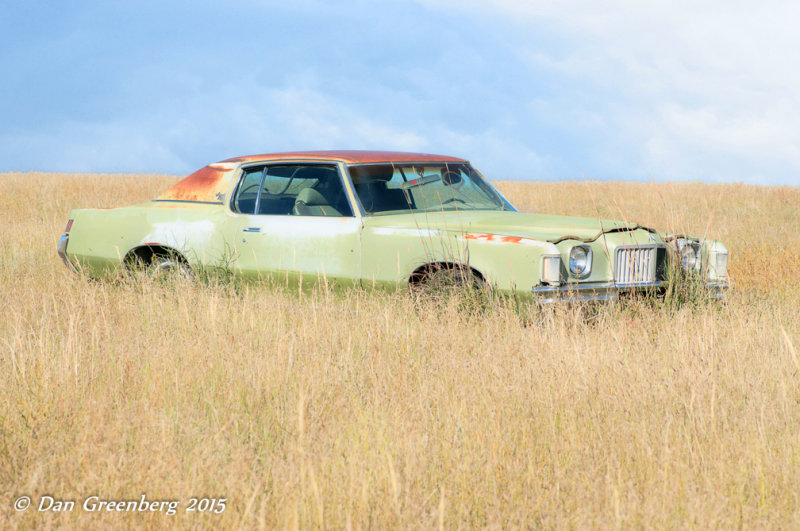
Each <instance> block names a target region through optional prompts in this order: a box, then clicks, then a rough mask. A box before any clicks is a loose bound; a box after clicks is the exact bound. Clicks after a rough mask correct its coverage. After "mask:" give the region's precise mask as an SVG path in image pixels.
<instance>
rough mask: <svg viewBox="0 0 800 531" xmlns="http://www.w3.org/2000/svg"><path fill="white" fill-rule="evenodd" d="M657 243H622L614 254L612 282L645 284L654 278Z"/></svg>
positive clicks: (653, 280)
mask: <svg viewBox="0 0 800 531" xmlns="http://www.w3.org/2000/svg"><path fill="white" fill-rule="evenodd" d="M658 247H659V246H658V245H624V246H620V247H617V250H616V253H615V255H614V282H616V283H617V284H633V285H635V284H647V283H650V282H655V280H656V260H657V258H658Z"/></svg>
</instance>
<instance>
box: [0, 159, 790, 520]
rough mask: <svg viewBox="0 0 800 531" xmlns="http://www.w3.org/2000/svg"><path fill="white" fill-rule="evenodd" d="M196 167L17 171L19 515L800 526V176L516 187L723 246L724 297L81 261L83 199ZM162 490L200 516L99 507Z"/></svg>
mask: <svg viewBox="0 0 800 531" xmlns="http://www.w3.org/2000/svg"><path fill="white" fill-rule="evenodd" d="M174 181H175V178H173V177H166V176H146V175H140V176H129V175H119V176H111V175H108V176H99V175H63V174H38V173H28V174H19V173H14V174H8V173H7V174H0V289H2V294H3V304H2V309H1V310H0V315H1V316H2V317H0V528H4V529H6V528H15V527H19V528H32V527H72V528H78V527H79V528H98V529H107V528H121V527H145V528H160V527H163V526H167V525H169V526H177V527H185V528H190V527H191V528H220V527H223V528H240V527H242V528H254V527H255V528H376V529H387V528H390V529H391V528H436V527H440V528H448V529H450V528H475V527H488V528H506V527H511V528H517V527H544V528H565V527H566V528H601V529H609V528H630V527H637V528H638V527H644V528H665V527H669V528H676V527H677V528H701V529H702V528H754V527H757V528H798V527H800V311H798V308H800V209H799V208H798V207H799V206H800V188H796V187H757V186H746V185H741V184H724V185H706V184H696V183H690V184H652V183H651V184H632V183H619V182H609V183H593V182H589V183H521V182H504V183H499V187H500V188H501V190H502V191H503V193H504V194H505V195H506V196H507V197H508V198H509V199H510V200H511V201H512V202H513V203H514V204H516V205H517V206H518V207H520V208H521V209H522V210H526V211H537V212H546V213H561V214H570V215H586V216H602V217H611V218H622V219H629V220H637V221H639V222H640V223H642V224H644V225H649V226H654V227H658V228H661V229H668V230H675V231H685V232H689V233H693V234H699V235H708V236H711V237H715V238H717V239H720V240H722V241H723V242H725V244H726V245H727V246H728V248H729V249H730V253H731V254H730V267H729V270H730V274H731V276H732V281H733V288H732V290H731V292H730V295H729V303H728V304H727V306H721V305H718V304H697V305H687V306H683V307H680V308H666V307H660V306H658V305H652V304H645V303H642V304H638V303H631V304H628V305H624V306H609V307H604V308H602V309H601V310H600V311H599V312H598V313H597V314H596V315H594V316H593V318H591V319H589V318H587V317H586V315H585V313H582V312H580V311H579V310H575V309H563V308H561V309H555V310H552V311H534V310H529V312H530V315H526V314H525V312H522V313H520V312H519V311H517V310H515V309H514V308H512V307H511V306H510V305H509V304H507V303H503V302H498V303H496V304H494V306H493V307H491V308H490V311H488V312H484V313H482V314H480V315H470V314H469V313H465V312H463V311H458V310H456V309H454V308H452V307H442V306H441V305H438V306H435V305H431V306H430V307H428V306H420V305H418V304H414V303H413V301H411V300H410V298H409V297H408V296H407V295H399V294H398V295H390V294H384V293H369V292H353V293H349V294H346V295H344V296H342V295H336V294H331V293H328V292H325V291H323V290H316V291H314V292H311V293H305V294H300V295H298V294H296V293H294V292H290V293H287V292H286V291H284V290H281V289H279V288H276V287H271V286H268V285H251V286H238V285H232V284H227V285H226V284H215V283H198V284H193V285H192V284H186V283H147V282H140V283H130V282H110V281H109V282H87V281H86V280H84V279H82V278H79V277H78V276H76V275H73V274H71V273H69V272H68V271H67V270H66V268H65V267H64V266H63V264H61V262H60V261H59V259H58V257H57V255H56V252H55V247H56V243H57V239H58V236H59V235H60V234H61V232H62V230H63V228H64V225H65V223H66V220H67V215H68V213H69V210H70V209H72V208H79V207H89V206H93V207H95V206H120V205H125V204H130V203H133V202H137V201H140V200H145V199H149V198H151V197H153V196H155V195H156V193H157V192H159V191H161V190H163V189H164V188H166V187H167V186H168V185H170V184H171V183H173V182H174ZM451 306H452V305H451ZM143 494H144V495H146V499H147V500H150V501H158V500H176V501H179V502H180V505H179V506H178V508H177V511H176V514H174V515H168V514H165V513H164V512H88V511H86V510H84V509H83V508H82V503H83V501H84V500H85V499H86V498H88V497H90V496H98V497H99V499H106V500H140V499H141V496H142V495H143ZM22 495H28V496H30V497H31V498H32V499H33V506H32V507H31V508H29V509H28V510H27V511H23V512H19V511H16V510H15V509H14V503H15V500H17V499H18V498H19V497H20V496H22ZM44 495H48V496H52V497H53V498H55V499H62V500H74V501H75V502H76V504H75V507H74V509H73V510H72V511H71V512H61V513H59V512H52V511H48V512H38V511H37V510H36V507H37V506H38V504H39V500H40V498H41V496H44ZM192 497H196V498H203V497H206V498H225V499H226V500H227V501H226V509H225V511H224V512H222V514H210V513H209V512H198V511H192V512H187V511H186V508H187V505H188V503H189V501H190V498H192Z"/></svg>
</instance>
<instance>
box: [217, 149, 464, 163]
mask: <svg viewBox="0 0 800 531" xmlns="http://www.w3.org/2000/svg"><path fill="white" fill-rule="evenodd" d="M279 159H314V160H329V161H342V162H347V163H350V164H359V163H370V162H434V161H436V162H466V161H465V159H460V158H458V157H448V156H446V155H432V154H430V153H406V152H403V151H359V150H336V151H291V152H287V153H266V154H263V155H246V156H244V157H234V158H232V159H227V160H224V161H222V162H253V161H261V160H279Z"/></svg>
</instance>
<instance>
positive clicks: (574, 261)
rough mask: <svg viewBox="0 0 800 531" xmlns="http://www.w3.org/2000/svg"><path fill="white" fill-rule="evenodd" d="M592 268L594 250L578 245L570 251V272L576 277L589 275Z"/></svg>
mask: <svg viewBox="0 0 800 531" xmlns="http://www.w3.org/2000/svg"><path fill="white" fill-rule="evenodd" d="M591 268H592V250H591V249H590V248H589V247H587V246H585V245H576V246H575V247H573V248H572V249H570V251H569V272H570V273H571V274H572V275H573V276H576V277H583V276H587V275H588V274H589V272H590V271H591Z"/></svg>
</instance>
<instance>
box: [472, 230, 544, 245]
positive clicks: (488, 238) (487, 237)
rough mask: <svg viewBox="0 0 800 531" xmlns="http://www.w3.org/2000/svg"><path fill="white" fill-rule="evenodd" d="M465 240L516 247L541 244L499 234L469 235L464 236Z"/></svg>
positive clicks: (519, 237) (527, 239)
mask: <svg viewBox="0 0 800 531" xmlns="http://www.w3.org/2000/svg"><path fill="white" fill-rule="evenodd" d="M464 239H465V240H483V241H485V242H493V243H513V244H518V245H539V244H541V242H539V241H537V240H532V239H530V238H523V237H521V236H501V235H499V234H480V233H470V234H465V235H464Z"/></svg>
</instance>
